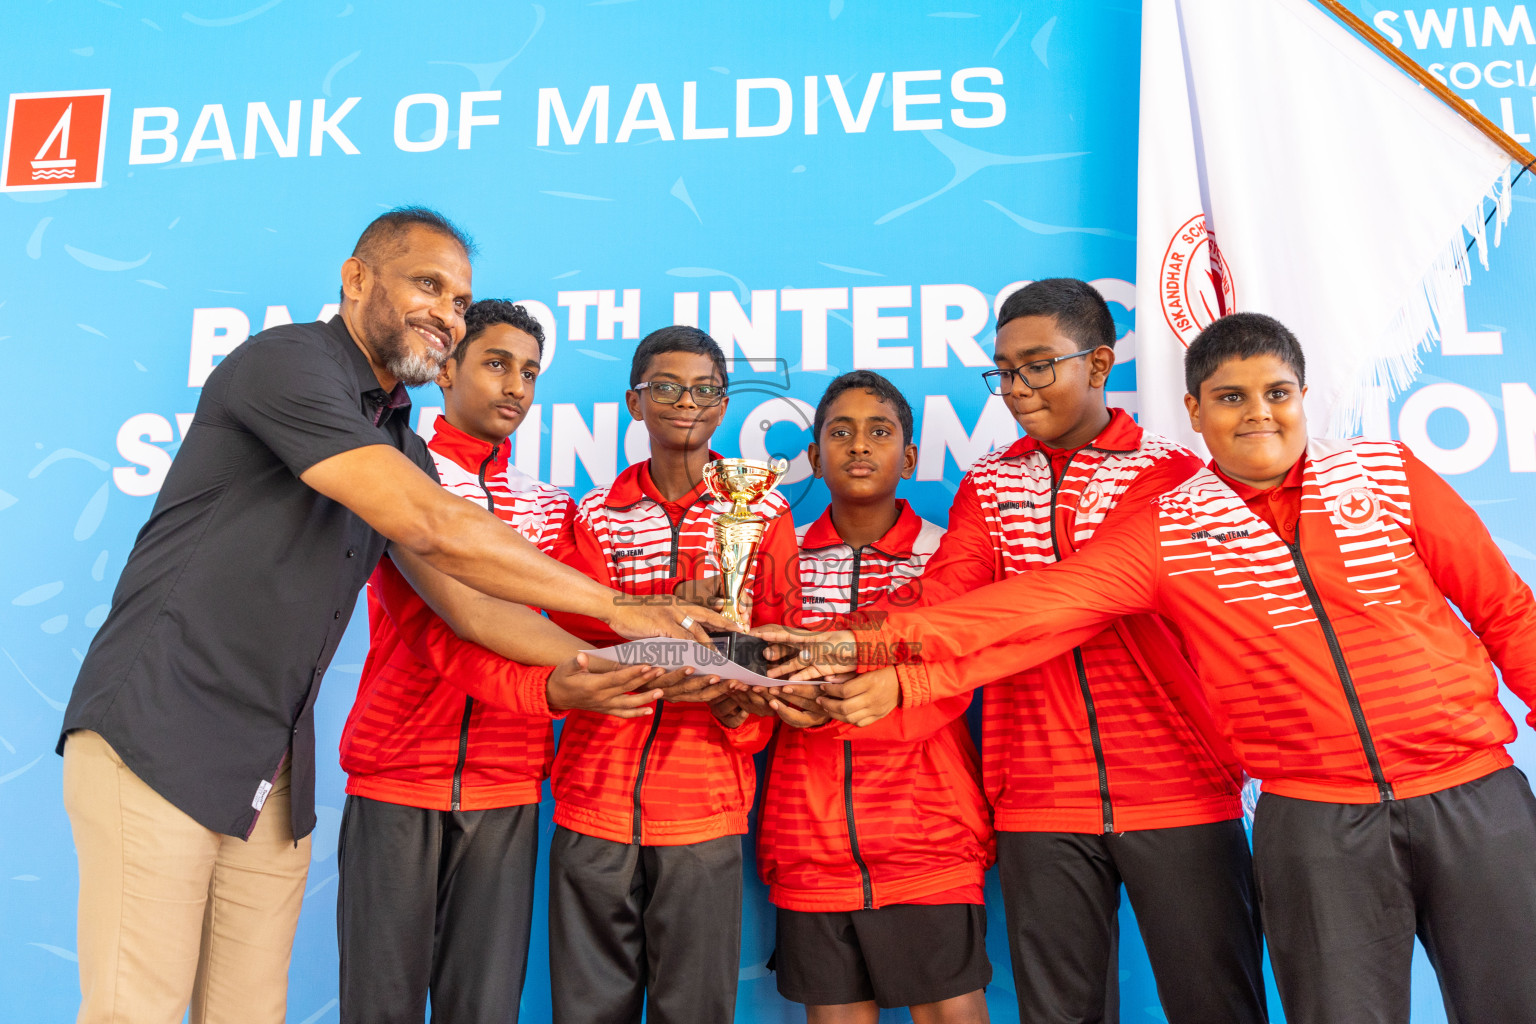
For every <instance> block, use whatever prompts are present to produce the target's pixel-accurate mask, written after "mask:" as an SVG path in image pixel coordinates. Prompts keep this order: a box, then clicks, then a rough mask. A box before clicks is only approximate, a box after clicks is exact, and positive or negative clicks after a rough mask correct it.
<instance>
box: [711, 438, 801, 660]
mask: <svg viewBox="0 0 1536 1024" xmlns="http://www.w3.org/2000/svg"><path fill="white" fill-rule="evenodd" d="M788 472H789V460H787V459H780V458H774V459H770V460H769V461H767V462H758V461H756V460H754V459H715V460H714V461H713V462H709V463H707V464H706V465H705V466H704V487H705V488H706V489H707V490H708V491H709V493H710V494H711V495H713V496H714V497H715V498H716V499H717V500H719V501H728V502H730V503H731V509H730V511H729V512H726V513H725V514H724V515H722V516H718V517H716V519H715V562H716V564H718V565H719V567H720V576H721V590H722V592H723V594H724V597H725V607H724V609H723V610H722V612H721V614H723V615H724V616H725V617H726V618H727V619H730V620H731V621H732V622H734V623H736V624H737V625H738V626H740V627H741V628H743V629H746V628H747V627H748V626H750V625H751V622H749V621H748V616H747V615H745V614H743V612H742V601H741V595H742V593H743V592H744V591H746V590H747V588H748V587H749V586H750V585H751V576H752V564H753V562H754V560H755V559H756V557H757V549H758V547H759V546H760V545H761V544H762V542H763V532H764V531H765V530H767V528H768V520H766V519H764V518H763V517H762V516H759V515H754V514H753V512H752V510H751V508H749V507H748V506H750V505H751V504H752V503H753V502H756V501H761V500H762V499H763V498H765V497H767V496H768V495H769V494H772V493H773V489H774V488H775V487H777V486H778V485H779V481H780V480H782V479H784V474H785V473H788ZM778 568H779V569H780V570H783V569H784V567H782V566H780V567H778ZM711 636H713V637H714V640H715V648H716V649H717V650H718V651H720V653H721V654H723V655H725V657H726V658H728V659H729V660H730V661H732V662H734V663H735V664H737V665H740V666H741V667H742V668H745V669H749V670H750V671H753V672H757V673H759V674H762V673H766V672H767V670H768V661H767V659H766V658H764V657H763V648H764V646H766V645H765V644H764V642H763V641H761V640H759V639H758V638H757V637H754V636H748V635H746V634H745V633H715V634H711Z"/></svg>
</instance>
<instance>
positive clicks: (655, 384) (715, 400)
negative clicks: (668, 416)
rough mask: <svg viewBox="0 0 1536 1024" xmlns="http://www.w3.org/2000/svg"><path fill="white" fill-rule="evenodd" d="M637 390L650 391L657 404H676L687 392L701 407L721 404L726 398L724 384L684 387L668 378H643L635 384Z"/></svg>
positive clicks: (705, 407) (695, 403) (694, 402)
mask: <svg viewBox="0 0 1536 1024" xmlns="http://www.w3.org/2000/svg"><path fill="white" fill-rule="evenodd" d="M635 390H636V391H650V393H651V401H653V402H655V403H656V404H657V405H676V404H677V403H678V402H680V401H682V399H683V396H684V395H686V394H691V395H693V404H694V405H696V406H698V407H699V408H701V409H707V408H709V407H710V406H712V405H719V404H720V402H721V401H722V400H723V399H724V398H725V385H723V384H695V385H693V386H692V387H684V386H683V385H681V384H673V383H672V382H671V381H668V380H643V381H641V382H640V383H639V384H636V385H635Z"/></svg>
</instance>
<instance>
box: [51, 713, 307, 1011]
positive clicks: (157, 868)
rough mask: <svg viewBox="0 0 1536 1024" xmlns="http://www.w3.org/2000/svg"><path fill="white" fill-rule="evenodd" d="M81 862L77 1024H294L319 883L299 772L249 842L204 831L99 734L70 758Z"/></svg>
mask: <svg viewBox="0 0 1536 1024" xmlns="http://www.w3.org/2000/svg"><path fill="white" fill-rule="evenodd" d="M64 807H65V810H66V811H68V813H69V823H70V827H71V829H72V830H73V831H74V836H75V851H76V853H77V854H78V855H79V859H80V920H79V950H80V992H81V1005H80V1016H79V1018H78V1020H79V1024H106V1022H115V1024H180V1022H181V1020H182V1016H183V1014H184V1013H186V1010H187V1007H188V1005H189V1004H190V1005H191V1009H192V1015H191V1022H192V1024H226V1022H227V1024H283V1020H284V1017H285V1015H286V1012H287V1004H288V960H289V955H290V953H291V952H292V950H293V933H294V929H295V927H297V925H298V920H299V908H300V906H301V904H302V903H303V900H304V880H305V878H306V876H307V875H308V873H309V838H308V837H305V838H304V839H303V840H302V841H300V842H299V843H298V844H297V845H295V843H294V841H293V829H292V826H291V825H290V823H289V783H288V770H287V769H286V768H284V769H283V773H282V774H281V775H280V776H279V777H278V780H277V783H276V785H275V786H274V788H273V789H272V792H271V793H270V794H268V796H267V800H266V803H265V805H264V806H263V807H262V811H261V814H260V815H259V816H258V818H257V821H256V828H255V831H253V832H252V833H251V836H250V839H249V841H242V840H239V839H234V838H231V837H229V836H226V835H220V834H219V833H217V832H212V831H209V830H208V829H206V828H203V827H202V826H201V825H199V824H198V823H197V822H195V821H193V820H192V819H191V818H190V817H188V816H187V815H186V814H185V813H183V812H182V811H180V810H178V809H176V808H175V807H173V806H172V805H171V804H170V803H169V802H168V801H167V800H166V799H165V798H164V797H162V796H160V795H159V794H158V793H156V792H155V791H154V790H152V789H150V788H149V786H147V785H145V783H144V782H143V780H141V779H140V778H139V777H138V776H137V775H134V774H133V772H131V771H130V770H129V769H128V767H127V766H126V765H124V764H123V762H122V759H120V758H119V757H118V756H117V753H116V752H115V751H114V750H113V749H112V748H111V746H110V745H108V743H107V741H106V740H104V739H102V737H101V736H99V735H98V734H96V733H94V732H89V731H78V732H73V733H70V735H69V740H68V742H67V743H66V744H65V746H64Z"/></svg>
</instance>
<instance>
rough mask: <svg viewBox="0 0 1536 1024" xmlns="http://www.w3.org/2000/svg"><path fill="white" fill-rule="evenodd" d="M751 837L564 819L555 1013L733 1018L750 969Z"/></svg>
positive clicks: (619, 1023) (616, 1023) (563, 1023)
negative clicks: (651, 836) (642, 842)
mask: <svg viewBox="0 0 1536 1024" xmlns="http://www.w3.org/2000/svg"><path fill="white" fill-rule="evenodd" d="M741 890H742V881H741V837H740V836H723V837H722V838H720V839H711V840H709V841H708V842H703V843H693V844H691V845H688V846H635V845H631V844H626V843H614V842H609V841H608V840H606V839H596V838H593V837H592V836H586V835H582V834H581V833H579V832H572V831H570V830H569V829H566V828H561V827H559V826H556V828H555V836H554V838H553V839H551V840H550V844H549V983H550V996H551V1001H552V1004H553V1007H554V1020H555V1024H626V1022H638V1021H639V1020H640V1010H641V1007H642V1006H644V1007H645V1019H646V1021H647V1022H648V1024H706V1022H707V1024H730V1021H731V1020H732V1018H733V1017H734V1016H735V1013H736V979H737V977H738V975H739V974H740V971H741V963H740V961H741Z"/></svg>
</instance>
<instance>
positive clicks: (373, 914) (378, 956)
mask: <svg viewBox="0 0 1536 1024" xmlns="http://www.w3.org/2000/svg"><path fill="white" fill-rule="evenodd" d="M538 838H539V806H538V804H529V805H527V806H525V807H507V808H502V809H500V810H493V811H425V810H422V809H420V808H417V807H403V806H401V805H399V804H388V803H383V802H381V801H378V800H369V799H367V798H365V797H356V796H349V797H347V804H346V810H345V811H344V812H343V813H342V816H341V841H340V847H339V853H338V860H339V861H340V871H341V886H340V892H339V894H338V895H337V898H336V935H337V940H338V942H339V944H340V946H341V1020H342V1022H343V1024H421V1022H422V1019H423V1018H424V1017H425V1016H426V1008H427V995H428V993H429V992H430V993H431V996H432V1020H433V1021H434V1022H438V1024H463V1022H469V1024H515V1022H516V1021H517V1008H518V1002H519V1000H521V998H522V993H523V976H524V974H525V973H526V972H527V969H528V931H529V927H530V923H531V921H532V918H533V871H534V866H535V863H536V861H537V857H538Z"/></svg>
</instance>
